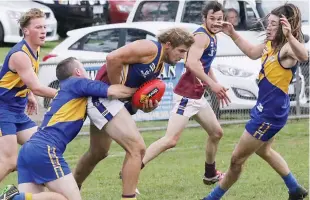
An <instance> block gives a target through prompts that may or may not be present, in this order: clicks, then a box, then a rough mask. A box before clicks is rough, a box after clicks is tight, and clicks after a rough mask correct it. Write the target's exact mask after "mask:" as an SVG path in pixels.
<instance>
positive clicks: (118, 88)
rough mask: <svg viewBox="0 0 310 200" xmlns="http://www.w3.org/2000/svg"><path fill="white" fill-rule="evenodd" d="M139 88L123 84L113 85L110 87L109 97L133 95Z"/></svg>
mask: <svg viewBox="0 0 310 200" xmlns="http://www.w3.org/2000/svg"><path fill="white" fill-rule="evenodd" d="M136 90H137V88H130V87H126V86H124V85H121V84H116V85H111V86H110V87H109V88H108V97H112V98H113V99H122V98H128V97H131V96H132V95H133V94H134V93H135V92H136Z"/></svg>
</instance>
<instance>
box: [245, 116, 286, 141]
mask: <svg viewBox="0 0 310 200" xmlns="http://www.w3.org/2000/svg"><path fill="white" fill-rule="evenodd" d="M284 125H285V124H281V125H279V124H272V123H270V122H266V121H264V120H262V119H260V118H259V117H257V116H255V117H254V116H251V119H250V121H248V123H247V124H246V125H245V129H246V130H247V132H249V133H250V134H251V135H252V136H253V137H255V138H256V139H258V140H261V141H264V142H266V141H268V140H270V139H271V138H272V137H273V136H275V134H277V133H278V132H279V131H280V130H281V129H282V128H283V127H284Z"/></svg>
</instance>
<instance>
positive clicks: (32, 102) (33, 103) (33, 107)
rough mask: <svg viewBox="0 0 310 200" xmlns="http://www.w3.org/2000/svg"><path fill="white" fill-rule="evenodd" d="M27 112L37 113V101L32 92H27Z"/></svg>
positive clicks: (29, 113) (30, 113)
mask: <svg viewBox="0 0 310 200" xmlns="http://www.w3.org/2000/svg"><path fill="white" fill-rule="evenodd" d="M27 114H28V115H33V114H38V102H37V99H36V97H35V96H34V95H33V93H32V92H30V93H29V94H28V103H27Z"/></svg>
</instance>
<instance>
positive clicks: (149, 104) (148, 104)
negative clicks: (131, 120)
mask: <svg viewBox="0 0 310 200" xmlns="http://www.w3.org/2000/svg"><path fill="white" fill-rule="evenodd" d="M157 107H158V101H157V100H155V101H154V103H153V101H152V100H148V101H145V102H144V104H143V108H142V109H141V110H142V111H143V112H145V113H148V112H151V111H153V110H155V109H156V108H157Z"/></svg>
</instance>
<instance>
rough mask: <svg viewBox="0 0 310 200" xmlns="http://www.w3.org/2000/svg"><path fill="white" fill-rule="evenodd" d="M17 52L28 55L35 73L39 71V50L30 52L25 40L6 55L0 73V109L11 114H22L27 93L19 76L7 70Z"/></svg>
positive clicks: (27, 90)
mask: <svg viewBox="0 0 310 200" xmlns="http://www.w3.org/2000/svg"><path fill="white" fill-rule="evenodd" d="M19 51H22V52H24V53H26V54H27V55H28V57H29V58H30V60H31V62H32V68H33V70H34V71H35V73H36V74H38V71H39V56H38V55H39V50H38V51H37V52H35V53H34V52H32V51H31V49H30V47H29V45H28V44H27V43H26V41H25V40H22V41H21V42H19V43H17V44H16V45H15V46H14V47H13V48H12V49H11V50H10V51H9V53H8V54H7V56H6V58H5V60H4V63H3V66H2V69H1V72H0V108H4V109H7V110H10V111H13V112H24V110H25V107H26V104H27V101H28V99H27V96H28V92H29V89H28V88H27V86H26V85H25V84H24V83H23V81H22V80H21V79H20V76H19V75H18V74H17V73H16V72H13V71H11V70H10V68H9V60H10V57H11V56H12V54H14V53H16V52H19Z"/></svg>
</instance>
